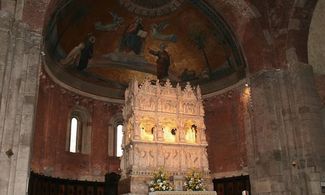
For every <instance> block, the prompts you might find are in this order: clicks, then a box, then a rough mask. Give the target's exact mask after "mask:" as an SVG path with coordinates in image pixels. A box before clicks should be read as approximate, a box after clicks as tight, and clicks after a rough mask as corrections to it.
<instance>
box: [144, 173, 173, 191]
mask: <svg viewBox="0 0 325 195" xmlns="http://www.w3.org/2000/svg"><path fill="white" fill-rule="evenodd" d="M167 178H168V177H167V174H166V173H164V171H163V170H162V169H159V170H158V171H157V172H156V173H154V175H153V180H151V181H150V183H149V191H150V192H154V191H173V190H174V189H173V187H172V185H171V184H170V183H169V181H168V180H167Z"/></svg>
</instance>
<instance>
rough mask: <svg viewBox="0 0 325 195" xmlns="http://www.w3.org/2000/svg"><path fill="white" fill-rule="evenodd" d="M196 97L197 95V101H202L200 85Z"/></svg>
mask: <svg viewBox="0 0 325 195" xmlns="http://www.w3.org/2000/svg"><path fill="white" fill-rule="evenodd" d="M196 95H197V99H199V100H200V99H202V95H201V88H200V86H199V85H198V86H197V87H196Z"/></svg>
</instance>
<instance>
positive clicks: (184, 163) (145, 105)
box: [119, 80, 212, 195]
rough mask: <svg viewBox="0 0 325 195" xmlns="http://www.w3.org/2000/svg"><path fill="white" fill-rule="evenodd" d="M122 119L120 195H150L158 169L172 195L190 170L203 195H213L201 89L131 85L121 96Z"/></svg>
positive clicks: (133, 82) (146, 83)
mask: <svg viewBox="0 0 325 195" xmlns="http://www.w3.org/2000/svg"><path fill="white" fill-rule="evenodd" d="M123 118H124V127H123V143H122V148H123V155H122V157H121V165H120V168H121V171H122V172H121V182H120V184H119V193H120V194H148V192H149V191H148V185H149V182H150V180H151V179H152V175H153V173H154V172H155V171H157V170H158V169H160V168H163V169H164V170H166V172H167V174H168V175H170V178H171V182H173V185H174V186H175V189H176V190H183V183H184V181H185V176H186V174H187V173H188V171H189V170H195V171H197V172H200V173H201V174H202V178H203V179H204V181H205V185H206V190H212V181H211V178H210V174H209V173H210V171H209V166H208V159H207V146H208V144H207V141H206V135H205V124H204V109H203V104H202V96H201V90H200V87H199V86H197V87H195V88H194V87H192V86H190V84H189V83H188V84H187V85H186V86H185V87H183V88H182V87H180V86H179V85H177V86H172V84H171V83H170V82H169V80H167V81H166V82H164V83H163V84H161V83H160V82H159V81H157V82H155V83H154V84H153V83H151V82H150V81H148V80H146V81H144V82H143V83H138V82H137V81H136V80H133V81H132V82H131V83H130V85H129V88H128V89H127V90H126V91H125V105H124V108H123ZM155 193H156V194H157V193H160V192H155ZM170 193H176V194H177V193H179V195H181V194H184V193H185V192H181V191H177V192H176V191H174V192H170ZM202 193H203V192H202ZM204 193H208V194H209V192H204ZM200 194H201V193H200ZM208 194H207V195H208ZM202 195H203V194H202ZM204 195H205V194H204Z"/></svg>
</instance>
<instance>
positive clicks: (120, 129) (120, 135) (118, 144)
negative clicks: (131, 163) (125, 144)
mask: <svg viewBox="0 0 325 195" xmlns="http://www.w3.org/2000/svg"><path fill="white" fill-rule="evenodd" d="M122 140H123V125H117V127H116V156H117V157H121V156H122V154H123V150H122Z"/></svg>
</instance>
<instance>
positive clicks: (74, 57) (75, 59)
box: [60, 34, 95, 70]
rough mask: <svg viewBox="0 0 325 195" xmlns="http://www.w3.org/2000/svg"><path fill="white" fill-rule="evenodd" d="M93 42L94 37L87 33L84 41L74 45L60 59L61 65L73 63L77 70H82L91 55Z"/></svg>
mask: <svg viewBox="0 0 325 195" xmlns="http://www.w3.org/2000/svg"><path fill="white" fill-rule="evenodd" d="M94 43H95V37H94V36H92V35H91V34H88V36H87V38H86V39H85V41H83V42H81V43H80V44H78V45H77V46H76V47H74V48H73V49H72V50H71V51H70V52H69V54H68V55H67V56H66V57H65V58H64V59H62V60H60V64H62V65H75V66H76V67H77V69H78V70H83V69H85V68H86V67H87V65H88V61H89V59H90V58H91V57H92V55H93V45H94Z"/></svg>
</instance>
